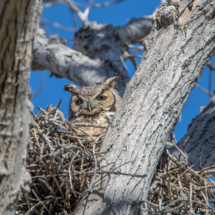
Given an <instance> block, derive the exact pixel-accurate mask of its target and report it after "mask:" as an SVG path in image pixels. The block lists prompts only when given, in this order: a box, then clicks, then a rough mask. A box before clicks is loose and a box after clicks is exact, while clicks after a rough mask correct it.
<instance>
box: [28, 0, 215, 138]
mask: <svg viewBox="0 0 215 215" xmlns="http://www.w3.org/2000/svg"><path fill="white" fill-rule="evenodd" d="M107 1H110V0H98V1H96V3H103V2H107ZM76 2H77V3H80V4H86V1H84V0H77V1H76ZM159 5H160V0H153V1H144V0H125V1H124V2H122V3H119V4H115V5H112V6H109V7H104V8H98V9H90V13H89V21H96V22H97V23H101V24H112V25H114V26H120V25H125V24H126V23H127V22H128V21H129V20H130V19H131V18H134V17H135V18H139V17H142V16H146V15H151V14H152V13H153V12H154V11H155V10H156V9H157V8H158V7H159ZM82 11H83V10H82ZM42 16H43V17H44V18H47V19H49V20H50V21H52V22H58V23H60V24H62V25H64V26H67V27H70V28H73V24H72V18H71V14H70V11H69V10H68V8H67V5H66V4H61V5H56V6H53V7H51V8H47V9H44V10H43V14H42ZM76 18H77V17H76ZM76 20H77V27H78V28H80V27H81V22H80V20H79V19H78V18H77V19H76ZM46 27H47V28H48V29H49V31H50V34H51V35H54V34H55V33H58V34H59V35H60V36H61V37H64V38H65V39H67V40H68V41H69V40H70V39H72V38H73V35H74V34H73V33H71V32H66V31H62V30H60V29H58V28H55V27H53V26H50V25H46ZM68 46H69V47H71V46H72V42H71V41H70V42H68ZM137 60H138V62H140V60H139V59H137ZM212 64H213V65H215V58H213V59H212ZM126 66H127V68H128V71H129V75H130V78H132V76H133V75H134V73H135V69H134V67H133V65H132V64H131V63H130V61H126ZM209 73H210V71H209V69H208V68H206V69H205V71H204V72H203V75H202V76H201V77H200V79H199V81H198V84H199V85H201V86H202V87H204V88H205V89H208V83H209ZM43 74H44V87H43V89H42V91H41V92H40V93H39V95H37V96H36V97H35V98H34V99H33V100H32V102H33V105H34V113H36V114H37V113H38V112H39V111H38V109H37V108H36V107H38V106H39V107H41V108H43V109H45V108H46V107H47V105H48V104H51V105H52V106H56V104H57V102H58V101H59V100H60V99H62V104H61V107H60V110H61V111H62V112H63V113H64V116H65V118H66V119H68V105H69V100H70V93H68V92H65V91H63V89H64V85H66V84H70V83H71V81H69V80H67V79H65V78H62V79H58V78H55V77H51V78H50V77H49V76H50V72H49V71H44V72H43ZM214 80H215V75H214V74H212V87H211V88H212V92H213V90H214V88H215V84H214V83H215V82H214ZM40 85H41V72H39V71H36V72H31V76H30V87H31V89H32V91H33V93H35V92H36V91H37V90H38V89H39V88H40ZM208 102H209V99H208V95H207V94H205V93H204V92H203V91H201V90H200V89H199V88H197V87H195V88H194V90H193V91H192V92H191V94H190V96H189V98H188V100H187V103H186V105H185V107H184V110H183V112H182V121H181V122H179V123H178V124H177V126H176V128H175V132H174V133H175V135H176V139H177V140H178V141H179V140H180V139H181V138H182V137H183V135H184V134H185V133H186V131H187V125H188V124H189V123H190V122H191V120H192V119H193V118H194V117H195V116H196V115H198V114H199V111H200V106H206V105H208Z"/></svg>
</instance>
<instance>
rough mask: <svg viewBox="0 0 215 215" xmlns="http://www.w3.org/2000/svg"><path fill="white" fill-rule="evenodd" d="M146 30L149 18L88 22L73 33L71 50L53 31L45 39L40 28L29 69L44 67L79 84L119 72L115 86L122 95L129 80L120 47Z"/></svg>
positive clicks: (136, 39)
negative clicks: (114, 22) (118, 23)
mask: <svg viewBox="0 0 215 215" xmlns="http://www.w3.org/2000/svg"><path fill="white" fill-rule="evenodd" d="M150 30H151V19H150V18H141V19H133V20H131V21H130V22H129V23H128V24H127V25H125V26H123V27H113V26H112V25H105V26H103V25H98V24H96V23H90V24H89V25H88V26H87V27H86V26H85V27H82V28H81V29H80V30H79V32H77V33H76V34H75V39H74V46H73V50H72V49H70V48H68V47H66V46H65V42H64V41H62V40H61V39H60V38H59V37H57V36H56V35H55V36H54V37H52V38H49V39H46V37H45V35H44V34H43V32H42V31H41V30H40V32H38V35H37V37H36V38H35V43H34V55H33V56H34V57H33V63H32V69H33V70H41V69H48V70H49V71H50V72H52V73H54V74H56V75H58V76H62V77H65V78H68V79H69V80H71V81H73V82H75V83H76V84H78V85H80V86H89V85H95V84H96V83H103V82H104V81H105V80H106V79H107V78H109V77H113V76H121V78H122V79H121V80H120V81H119V83H118V85H117V89H118V91H119V93H120V94H121V95H123V94H124V91H125V86H126V84H127V82H128V81H129V76H128V72H127V69H126V67H125V64H124V60H123V54H124V51H125V50H126V49H127V45H129V44H130V43H137V42H138V40H139V39H141V38H143V37H145V36H146V35H147V34H149V32H150ZM77 51H78V52H77ZM87 56H88V57H87Z"/></svg>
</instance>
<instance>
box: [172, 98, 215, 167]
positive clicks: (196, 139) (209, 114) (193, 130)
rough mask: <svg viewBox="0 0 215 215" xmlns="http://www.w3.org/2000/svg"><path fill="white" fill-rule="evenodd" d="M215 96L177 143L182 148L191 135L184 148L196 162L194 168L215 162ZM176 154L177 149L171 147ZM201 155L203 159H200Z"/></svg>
mask: <svg viewBox="0 0 215 215" xmlns="http://www.w3.org/2000/svg"><path fill="white" fill-rule="evenodd" d="M214 119H215V96H213V98H212V100H211V102H210V104H209V105H208V106H207V107H205V108H204V110H203V111H202V113H200V114H199V115H198V116H197V117H195V118H194V119H193V120H192V123H191V124H190V125H189V126H188V131H187V134H186V135H185V136H184V137H183V138H182V139H181V140H180V141H179V142H178V143H177V146H178V147H179V148H182V147H183V145H184V142H185V140H186V139H187V138H188V136H189V137H190V139H189V142H188V143H187V145H186V146H185V148H184V150H183V151H185V152H187V154H188V162H189V163H190V162H194V166H193V168H194V169H196V170H200V169H201V166H200V165H199V163H201V165H202V167H208V166H211V165H214V164H215V134H214V128H215V121H214ZM170 152H171V153H172V154H174V152H175V149H174V148H173V149H170ZM200 157H201V159H200Z"/></svg>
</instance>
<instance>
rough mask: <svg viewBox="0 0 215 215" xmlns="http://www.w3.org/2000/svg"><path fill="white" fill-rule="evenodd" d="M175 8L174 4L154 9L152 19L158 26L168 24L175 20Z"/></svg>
mask: <svg viewBox="0 0 215 215" xmlns="http://www.w3.org/2000/svg"><path fill="white" fill-rule="evenodd" d="M176 13H177V9H176V8H175V6H173V5H171V6H163V7H161V8H159V9H158V10H156V11H155V13H154V14H153V16H154V17H153V19H154V20H155V21H157V23H158V25H159V26H160V27H162V26H165V27H167V26H169V25H171V24H172V23H174V22H175V19H176Z"/></svg>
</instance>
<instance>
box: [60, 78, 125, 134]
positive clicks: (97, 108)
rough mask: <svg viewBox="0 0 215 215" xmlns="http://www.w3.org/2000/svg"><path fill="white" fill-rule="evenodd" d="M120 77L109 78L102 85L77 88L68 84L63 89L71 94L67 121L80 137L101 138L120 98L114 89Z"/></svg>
mask: <svg viewBox="0 0 215 215" xmlns="http://www.w3.org/2000/svg"><path fill="white" fill-rule="evenodd" d="M119 79H120V77H112V78H109V79H108V80H107V81H106V82H105V83H103V84H97V85H95V86H89V87H81V88H78V87H76V86H75V85H72V84H68V85H66V86H65V87H64V88H65V90H66V91H68V92H70V93H71V94H72V97H71V100H70V104H69V121H70V124H71V125H74V126H76V127H77V128H79V129H80V131H81V133H82V136H86V135H87V134H88V135H91V136H95V137H96V136H97V137H98V136H101V135H104V134H105V133H106V129H107V127H108V122H109V120H110V118H111V117H112V116H113V115H114V113H115V112H116V110H117V108H118V106H119V103H120V101H121V97H120V95H119V94H118V92H117V90H116V89H115V88H114V86H115V85H116V83H117V81H118V80H119Z"/></svg>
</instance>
